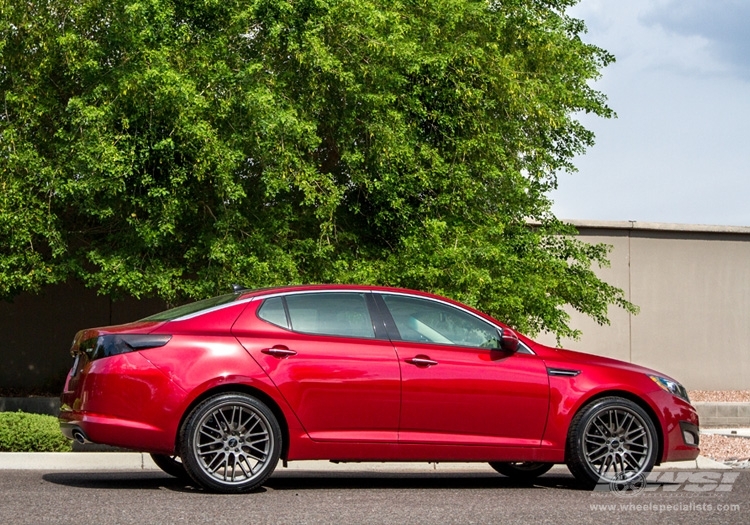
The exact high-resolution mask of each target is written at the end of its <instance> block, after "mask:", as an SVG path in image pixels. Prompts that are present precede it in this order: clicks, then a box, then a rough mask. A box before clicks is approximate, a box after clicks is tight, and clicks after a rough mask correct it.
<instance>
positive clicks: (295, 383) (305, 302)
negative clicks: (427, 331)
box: [233, 291, 401, 443]
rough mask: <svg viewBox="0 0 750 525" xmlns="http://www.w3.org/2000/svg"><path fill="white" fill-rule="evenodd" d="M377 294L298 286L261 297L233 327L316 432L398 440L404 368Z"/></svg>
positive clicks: (324, 436)
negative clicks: (377, 311) (376, 314)
mask: <svg viewBox="0 0 750 525" xmlns="http://www.w3.org/2000/svg"><path fill="white" fill-rule="evenodd" d="M372 301H373V298H372V294H370V293H369V292H362V291H340V292H339V291H332V292H317V291H316V292H295V293H287V294H284V295H277V296H274V297H268V298H265V299H263V300H262V301H254V302H253V303H251V305H250V306H249V307H248V308H247V309H246V310H245V312H244V313H243V314H242V316H241V317H240V318H239V319H238V320H237V323H235V326H234V327H233V333H234V334H235V336H236V337H237V338H238V339H239V341H240V342H241V343H242V345H243V346H244V347H245V349H246V350H247V351H248V352H250V354H251V355H252V356H253V358H255V360H256V361H257V362H258V363H259V364H260V365H261V366H262V367H263V369H264V370H265V371H266V373H268V375H269V377H270V378H271V380H272V381H273V382H274V383H275V384H276V386H277V387H278V389H279V391H280V392H281V394H282V395H283V396H284V398H285V399H286V401H287V402H288V403H289V405H290V406H291V407H292V409H293V410H294V412H295V413H296V414H297V417H298V418H299V420H300V422H301V423H302V425H303V427H304V428H305V430H306V431H307V433H308V434H309V436H310V437H311V438H312V439H314V440H320V441H331V440H333V441H365V442H391V443H395V442H396V441H397V432H398V420H399V408H400V380H401V377H400V370H399V363H398V360H397V359H396V353H395V350H394V348H393V345H392V344H391V342H390V341H389V340H388V338H387V337H386V336H385V333H384V331H383V328H382V325H381V327H380V328H378V327H377V326H375V325H374V323H373V319H372V317H371V315H370V309H371V307H372V304H371V303H372Z"/></svg>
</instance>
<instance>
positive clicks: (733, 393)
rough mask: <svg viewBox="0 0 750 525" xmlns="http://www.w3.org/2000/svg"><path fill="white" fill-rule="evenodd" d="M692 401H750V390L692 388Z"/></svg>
mask: <svg viewBox="0 0 750 525" xmlns="http://www.w3.org/2000/svg"><path fill="white" fill-rule="evenodd" d="M688 396H690V401H694V402H695V401H697V402H720V403H750V390H690V391H689V392H688Z"/></svg>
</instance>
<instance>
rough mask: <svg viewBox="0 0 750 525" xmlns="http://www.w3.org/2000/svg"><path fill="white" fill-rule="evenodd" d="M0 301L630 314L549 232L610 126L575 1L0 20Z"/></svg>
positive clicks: (24, 7) (108, 12)
mask: <svg viewBox="0 0 750 525" xmlns="http://www.w3.org/2000/svg"><path fill="white" fill-rule="evenodd" d="M0 2H2V4H0V5H2V8H1V9H2V11H1V12H0V95H1V99H2V100H0V104H2V106H0V185H1V186H2V188H0V191H1V193H0V294H2V295H4V296H6V297H12V296H13V295H14V294H16V293H18V292H19V291H23V290H27V291H35V290H38V289H39V288H40V287H42V286H44V285H46V284H49V283H56V282H60V281H64V280H66V279H69V278H77V279H80V280H82V281H84V282H85V283H86V284H87V285H88V286H91V287H95V288H97V289H98V290H100V291H101V292H102V293H115V294H118V293H120V294H122V293H126V294H132V295H134V296H136V297H139V296H146V295H158V296H160V297H162V298H164V299H166V300H168V301H170V302H177V301H181V300H184V299H186V298H190V297H192V298H195V297H202V296H207V295H212V294H216V293H218V292H220V291H223V290H226V289H228V285H229V284H230V283H232V282H241V283H244V284H246V285H250V286H262V285H274V284H281V283H300V282H305V283H307V282H364V283H373V284H389V285H397V286H406V287H413V288H421V289H429V290H432V291H435V292H438V293H442V294H445V295H448V296H451V297H454V298H456V299H459V300H462V301H465V302H467V303H469V304H472V305H475V306H477V307H479V308H482V309H484V310H486V311H488V312H491V313H493V314H495V315H496V316H498V317H499V318H501V319H504V320H507V321H508V322H510V323H511V324H512V325H514V326H516V327H518V328H519V329H520V330H522V331H526V332H529V333H534V332H536V331H538V330H540V329H547V330H551V331H552V332H554V333H556V334H558V335H559V336H569V335H571V334H573V331H572V330H571V328H570V327H569V326H568V320H569V318H568V316H567V315H566V314H565V312H564V311H563V306H564V305H566V304H569V305H572V306H573V307H574V308H575V309H577V310H580V311H582V312H584V313H586V314H588V315H590V316H592V317H594V318H595V319H596V320H597V321H599V322H606V314H607V307H608V305H611V304H616V305H619V306H622V307H625V308H628V309H633V307H632V305H630V304H629V303H628V302H627V301H625V300H624V296H623V293H622V291H621V290H619V289H616V288H614V287H612V286H610V285H608V284H606V283H604V282H602V281H601V280H599V279H598V278H597V277H596V276H595V274H594V273H593V271H592V269H591V267H592V266H595V265H606V264H607V259H606V256H607V247H606V246H603V245H595V246H591V245H588V244H584V243H581V242H579V241H577V240H575V239H574V238H573V237H572V234H574V233H575V232H574V230H573V229H572V227H569V226H566V225H564V224H562V223H561V222H560V221H558V220H557V219H556V218H555V217H554V216H553V214H552V213H551V211H550V200H549V197H548V194H549V192H550V190H551V189H553V188H554V187H555V185H556V176H557V173H559V172H560V171H561V170H573V169H574V167H573V165H572V164H571V161H572V159H573V157H574V156H575V155H576V154H579V153H581V152H583V151H584V150H585V148H586V147H588V146H590V145H592V144H593V135H592V134H591V132H589V131H588V130H586V129H585V128H584V127H582V125H581V124H580V123H579V122H578V121H577V120H576V117H575V116H576V114H578V113H579V112H593V113H595V114H597V115H600V116H603V117H609V116H610V115H611V111H610V109H609V108H608V107H607V106H606V101H605V97H604V96H603V95H602V94H601V93H599V92H597V91H595V90H593V89H592V88H591V87H590V86H589V82H590V81H591V80H592V79H595V78H597V77H598V76H599V72H600V70H601V69H602V68H603V67H604V66H605V65H606V64H607V63H609V62H610V61H611V60H612V57H611V56H610V55H609V54H608V53H606V52H605V51H603V50H602V49H599V48H597V47H595V46H593V45H589V44H586V43H584V42H582V41H581V39H580V35H581V33H582V32H584V31H585V27H584V25H583V22H582V21H580V20H576V19H574V18H571V17H570V16H568V15H567V14H566V9H567V8H568V7H570V6H571V5H573V4H574V3H576V0H489V1H488V0H480V1H477V0H245V1H241V0H0Z"/></svg>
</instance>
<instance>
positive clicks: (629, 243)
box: [538, 222, 750, 390]
mask: <svg viewBox="0 0 750 525" xmlns="http://www.w3.org/2000/svg"><path fill="white" fill-rule="evenodd" d="M574 224H576V226H577V227H578V229H579V232H580V238H581V239H582V240H584V241H587V242H603V243H606V244H610V245H612V246H613V250H612V252H611V256H610V259H611V261H612V267H611V268H608V269H602V270H600V271H599V272H598V274H599V275H600V276H601V277H602V278H603V279H605V280H606V281H607V282H609V283H611V284H613V285H615V286H618V287H620V288H622V289H623V290H625V292H626V295H627V297H628V299H630V301H632V302H633V303H635V304H637V305H638V306H639V307H640V309H641V310H640V313H639V315H636V316H630V315H628V314H627V313H625V312H624V311H623V310H620V309H615V308H610V313H609V317H610V320H611V325H610V326H598V325H597V324H596V323H595V322H593V321H591V320H590V319H588V318H586V317H585V316H582V315H580V314H577V313H573V314H572V322H573V326H574V327H576V328H578V329H580V330H582V331H583V336H582V338H581V339H580V340H579V341H568V340H564V341H562V346H564V347H566V348H572V349H576V350H582V351H584V352H590V353H593V354H598V355H605V356H609V357H614V358H617V359H622V360H625V361H631V362H634V363H638V364H641V365H644V366H648V367H651V368H655V369H656V370H660V371H662V372H664V373H666V374H668V375H671V376H673V377H674V378H675V379H677V380H679V381H681V382H682V383H683V384H684V385H685V386H686V387H687V388H688V389H691V390H694V389H708V390H725V389H750V228H737V227H707V226H689V225H665V224H639V223H631V222H625V223H596V222H574ZM538 340H539V341H540V342H544V343H546V344H552V345H554V344H555V340H554V338H553V337H551V336H549V335H542V336H541V337H539V338H538Z"/></svg>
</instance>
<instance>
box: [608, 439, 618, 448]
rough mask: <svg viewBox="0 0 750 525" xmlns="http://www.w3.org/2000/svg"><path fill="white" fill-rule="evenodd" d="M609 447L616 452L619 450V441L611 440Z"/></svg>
mask: <svg viewBox="0 0 750 525" xmlns="http://www.w3.org/2000/svg"><path fill="white" fill-rule="evenodd" d="M609 446H610V447H612V448H613V449H614V450H617V449H618V448H620V440H618V439H613V440H612V441H611V442H610V444H609Z"/></svg>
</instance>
